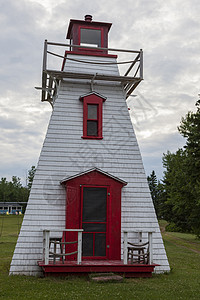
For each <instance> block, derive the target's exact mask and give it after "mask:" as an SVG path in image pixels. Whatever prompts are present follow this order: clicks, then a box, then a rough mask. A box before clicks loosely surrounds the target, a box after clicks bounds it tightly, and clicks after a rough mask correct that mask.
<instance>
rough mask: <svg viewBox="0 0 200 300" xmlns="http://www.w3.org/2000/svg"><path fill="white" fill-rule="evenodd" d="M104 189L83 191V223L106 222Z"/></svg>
mask: <svg viewBox="0 0 200 300" xmlns="http://www.w3.org/2000/svg"><path fill="white" fill-rule="evenodd" d="M106 200H107V189H106V188H87V187H85V188H84V189H83V222H106V212H107V209H106V206H107V205H106V204H107V203H106V202H107V201H106Z"/></svg>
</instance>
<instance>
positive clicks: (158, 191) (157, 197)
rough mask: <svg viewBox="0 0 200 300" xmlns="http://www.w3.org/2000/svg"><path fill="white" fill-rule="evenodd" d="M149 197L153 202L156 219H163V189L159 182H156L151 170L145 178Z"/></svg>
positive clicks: (154, 174)
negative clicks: (149, 193)
mask: <svg viewBox="0 0 200 300" xmlns="http://www.w3.org/2000/svg"><path fill="white" fill-rule="evenodd" d="M147 181H148V184H149V189H150V192H151V197H152V200H153V204H154V208H155V211H156V215H157V217H158V218H162V217H163V211H162V210H163V202H164V189H163V185H162V183H161V182H160V181H158V180H157V177H156V173H155V171H154V170H153V171H152V173H151V174H150V175H149V176H148V177H147Z"/></svg>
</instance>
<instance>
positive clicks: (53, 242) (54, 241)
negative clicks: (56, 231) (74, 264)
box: [49, 237, 64, 264]
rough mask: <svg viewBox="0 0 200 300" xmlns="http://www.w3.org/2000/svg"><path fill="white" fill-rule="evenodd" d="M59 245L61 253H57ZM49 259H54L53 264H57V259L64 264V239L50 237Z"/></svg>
mask: <svg viewBox="0 0 200 300" xmlns="http://www.w3.org/2000/svg"><path fill="white" fill-rule="evenodd" d="M51 245H53V252H52V251H51ZM57 245H59V246H60V247H59V251H60V253H59V252H57V248H58V247H57ZM49 257H53V263H54V264H55V263H56V258H57V257H60V258H61V259H62V263H63V264H64V253H63V243H62V237H50V239H49Z"/></svg>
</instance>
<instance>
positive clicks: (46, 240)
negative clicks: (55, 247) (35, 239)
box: [43, 230, 50, 265]
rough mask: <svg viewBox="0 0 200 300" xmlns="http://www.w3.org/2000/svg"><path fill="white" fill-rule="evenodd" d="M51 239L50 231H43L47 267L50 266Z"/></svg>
mask: <svg viewBox="0 0 200 300" xmlns="http://www.w3.org/2000/svg"><path fill="white" fill-rule="evenodd" d="M49 237H50V231H49V230H43V247H44V263H45V265H48V264H49Z"/></svg>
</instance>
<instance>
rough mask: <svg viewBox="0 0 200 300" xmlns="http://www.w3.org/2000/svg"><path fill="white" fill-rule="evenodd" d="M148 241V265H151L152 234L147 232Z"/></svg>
mask: <svg viewBox="0 0 200 300" xmlns="http://www.w3.org/2000/svg"><path fill="white" fill-rule="evenodd" d="M148 241H149V264H150V265H151V264H152V263H153V244H152V232H148Z"/></svg>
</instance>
